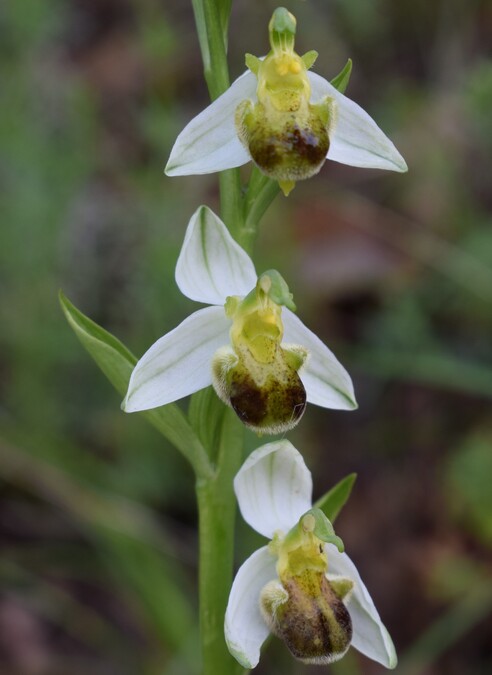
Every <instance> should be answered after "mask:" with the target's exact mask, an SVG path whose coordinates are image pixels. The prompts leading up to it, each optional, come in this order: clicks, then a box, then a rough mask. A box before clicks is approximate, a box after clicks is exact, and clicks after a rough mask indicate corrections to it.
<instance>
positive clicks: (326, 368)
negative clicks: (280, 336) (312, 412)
mask: <svg viewBox="0 0 492 675" xmlns="http://www.w3.org/2000/svg"><path fill="white" fill-rule="evenodd" d="M282 321H283V323H284V342H285V343H293V344H297V345H301V346H302V347H305V348H306V349H307V350H308V351H309V359H308V360H307V362H306V363H305V364H304V365H303V366H302V368H301V370H300V371H299V375H300V378H301V380H302V383H303V385H304V387H305V389H306V394H307V400H308V402H309V403H314V405H319V406H321V407H322V408H333V409H335V410H355V409H356V408H357V403H356V401H355V394H354V386H353V384H352V380H351V379H350V375H349V374H348V373H347V371H346V370H345V368H344V367H343V366H342V364H341V363H340V362H339V361H338V359H337V358H336V356H335V355H334V354H333V352H331V351H330V350H329V349H328V347H327V346H326V345H325V344H323V342H321V340H320V339H319V338H318V337H317V336H316V335H315V334H314V333H313V332H312V331H310V330H309V328H307V327H306V326H305V325H304V324H303V323H302V321H301V320H300V319H298V318H297V316H296V315H295V314H294V313H293V312H291V311H290V310H289V309H287V308H285V307H284V308H283V310H282Z"/></svg>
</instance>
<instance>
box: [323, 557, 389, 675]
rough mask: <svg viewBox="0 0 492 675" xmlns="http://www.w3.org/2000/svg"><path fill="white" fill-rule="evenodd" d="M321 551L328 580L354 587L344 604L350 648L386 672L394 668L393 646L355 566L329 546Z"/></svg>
mask: <svg viewBox="0 0 492 675" xmlns="http://www.w3.org/2000/svg"><path fill="white" fill-rule="evenodd" d="M325 550H326V555H327V557H328V579H329V578H330V575H331V574H333V575H335V576H341V577H347V578H348V579H351V580H352V581H353V583H354V588H353V590H352V592H351V594H350V597H349V598H348V601H347V602H346V606H347V609H348V611H349V614H350V618H351V619H352V627H353V631H354V633H353V637H352V646H353V647H355V649H357V650H358V651H359V652H361V653H362V654H365V655H366V656H368V657H369V658H370V659H372V660H373V661H377V662H378V663H381V664H382V665H383V666H385V667H386V668H395V667H396V664H397V657H396V651H395V646H394V644H393V641H392V640H391V637H390V635H389V633H388V631H387V630H386V628H385V626H384V625H383V622H382V621H381V618H380V616H379V614H378V610H377V609H376V607H375V606H374V602H373V601H372V598H371V596H370V595H369V591H368V590H367V588H366V587H365V585H364V583H363V581H362V579H361V578H360V574H359V572H358V571H357V568H356V566H355V565H354V563H353V562H352V561H351V560H350V558H349V557H348V555H347V554H346V553H340V552H339V551H338V549H337V548H336V547H335V546H334V545H333V544H326V547H325Z"/></svg>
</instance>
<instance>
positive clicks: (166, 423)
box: [59, 291, 212, 477]
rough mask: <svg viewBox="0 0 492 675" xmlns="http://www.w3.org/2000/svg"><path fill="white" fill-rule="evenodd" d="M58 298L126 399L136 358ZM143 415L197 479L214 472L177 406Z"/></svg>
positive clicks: (116, 387) (88, 346)
mask: <svg viewBox="0 0 492 675" xmlns="http://www.w3.org/2000/svg"><path fill="white" fill-rule="evenodd" d="M59 297H60V303H61V306H62V309H63V312H64V313H65V316H66V318H67V321H68V323H69V324H70V326H71V327H72V329H73V331H74V333H75V335H76V336H77V337H78V339H79V340H80V342H81V343H82V345H83V346H84V347H85V348H86V349H87V351H88V352H89V354H90V355H91V356H92V358H93V359H94V361H95V362H96V363H97V365H98V366H99V368H100V369H101V370H102V372H103V373H104V374H105V375H106V377H107V378H108V380H109V381H110V382H111V384H112V385H113V386H114V388H115V389H116V391H118V392H119V394H120V395H121V396H124V395H125V393H126V390H127V389H128V383H129V381H130V375H131V373H132V370H133V368H134V366H135V364H136V362H137V359H136V357H135V356H134V355H133V354H132V353H131V352H130V351H129V350H128V349H127V348H126V347H125V345H124V344H123V343H121V342H120V341H119V340H118V339H117V338H115V337H114V336H113V335H111V333H108V331H107V330H104V328H101V326H98V325H97V323H95V322H94V321H92V320H91V319H89V318H88V317H87V316H85V315H84V314H82V312H81V311H80V310H78V309H77V308H76V307H75V306H74V305H73V304H72V303H71V302H70V301H69V300H68V298H66V297H65V295H64V294H63V293H62V292H61V291H60V296H59ZM140 414H141V415H143V416H144V417H145V418H146V419H147V420H148V421H149V422H151V424H153V425H154V426H155V427H156V428H157V429H158V430H159V431H160V432H161V434H162V435H163V436H165V437H166V438H167V439H168V441H169V442H170V443H172V444H173V445H174V446H175V447H176V448H178V450H180V451H181V452H182V453H183V455H184V456H185V457H186V458H187V459H188V461H189V462H190V463H191V465H192V466H193V468H194V469H195V471H196V473H197V475H199V476H202V477H204V476H207V475H209V474H210V473H211V471H212V468H211V466H210V462H209V461H208V458H207V454H206V452H205V449H204V448H203V445H202V444H201V442H200V440H199V438H198V436H197V435H196V434H195V432H194V431H193V429H192V428H191V426H190V425H189V423H188V421H187V419H186V417H185V415H184V413H183V412H182V410H181V409H180V408H178V406H177V405H175V404H174V403H171V404H169V405H166V406H162V407H161V408H154V410H147V411H144V412H143V413H140Z"/></svg>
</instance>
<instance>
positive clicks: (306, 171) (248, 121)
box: [166, 7, 407, 195]
mask: <svg viewBox="0 0 492 675" xmlns="http://www.w3.org/2000/svg"><path fill="white" fill-rule="evenodd" d="M295 32H296V19H295V17H294V16H293V15H292V14H290V12H288V11H287V10H286V9H284V8H282V7H281V8H279V9H277V10H275V12H274V14H273V16H272V19H271V21H270V24H269V35H270V45H271V51H270V52H269V53H268V54H267V56H266V57H265V58H264V59H259V58H257V57H255V56H252V55H251V54H247V55H246V65H247V67H248V71H246V72H245V73H243V75H241V76H240V77H239V78H238V79H237V80H235V82H233V84H232V85H231V86H230V87H229V89H228V90H227V91H226V92H225V93H224V94H222V96H220V97H219V98H218V99H217V100H216V101H214V102H213V103H212V104H211V105H209V106H208V107H207V108H206V109H205V110H204V111H203V112H201V113H200V114H199V115H197V117H195V118H194V119H193V120H192V121H191V122H190V123H189V124H188V125H187V126H186V127H185V128H184V130H183V131H182V132H181V133H180V134H179V136H178V138H177V140H176V142H175V144H174V147H173V148H172V151H171V156H170V157H169V161H168V163H167V166H166V173H167V175H168V176H183V175H189V174H203V173H212V172H215V171H223V170H224V169H231V168H234V167H238V166H241V165H243V164H246V163H247V162H248V161H249V160H253V162H255V164H256V165H257V166H258V167H259V169H260V170H261V171H262V172H263V173H264V174H266V175H267V176H270V177H271V178H274V179H275V180H277V181H278V182H279V184H280V187H281V188H282V190H283V191H284V194H286V195H287V194H288V193H289V192H290V190H292V188H293V187H294V185H295V182H296V181H297V180H301V179H304V178H309V177H311V176H313V175H314V174H316V173H318V171H319V170H320V169H321V167H322V166H323V164H324V162H325V160H326V158H328V159H331V160H333V161H335V162H341V163H342V164H349V165H351V166H358V167H366V168H376V169H389V170H392V171H399V172H402V171H407V165H406V163H405V160H404V159H403V157H402V156H401V155H400V153H399V152H398V150H397V149H396V148H395V146H394V145H393V143H392V142H391V141H390V140H389V138H387V136H385V134H384V133H383V132H382V131H381V129H380V128H379V127H378V126H377V124H376V122H374V120H373V119H372V118H371V117H370V116H369V115H368V114H367V113H366V112H365V111H364V110H363V109H362V108H361V107H360V106H359V105H357V103H354V101H351V100H350V99H349V98H347V97H346V96H344V95H343V93H341V92H340V91H339V90H338V89H337V88H336V87H334V86H333V84H331V83H330V82H328V81H327V80H325V79H324V78H323V77H320V76H319V75H316V74H315V73H311V72H308V70H309V68H311V66H312V65H313V64H314V62H315V60H316V58H317V53H316V52H315V51H310V52H307V53H306V54H304V56H299V55H298V54H297V53H296V52H295V51H294V38H295Z"/></svg>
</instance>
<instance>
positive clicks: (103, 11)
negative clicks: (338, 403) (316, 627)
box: [0, 0, 492, 675]
mask: <svg viewBox="0 0 492 675" xmlns="http://www.w3.org/2000/svg"><path fill="white" fill-rule="evenodd" d="M275 6H276V3H274V2H271V1H270V0H268V1H265V0H235V1H234V2H233V13H232V17H231V25H230V28H231V33H230V38H229V54H230V60H231V75H232V77H236V76H237V75H239V74H240V73H241V72H242V71H243V70H244V53H245V52H246V51H248V52H252V53H258V54H261V53H264V50H265V48H266V44H267V28H266V26H267V22H268V19H269V17H270V15H271V11H272V9H273V8H274V7H275ZM288 8H289V9H290V10H291V11H292V12H294V14H295V15H296V16H297V18H298V26H299V31H298V32H299V49H301V50H304V51H307V50H309V49H316V50H317V51H319V53H320V56H319V59H318V62H317V63H316V68H315V69H316V70H317V72H319V73H321V74H323V75H324V76H325V77H328V78H329V77H333V76H334V75H336V73H337V72H339V71H340V69H341V68H342V67H343V65H344V64H345V63H346V61H347V59H348V58H349V57H350V58H352V59H353V63H354V67H353V72H352V76H351V80H350V85H349V89H348V94H349V95H350V97H351V98H353V99H354V100H356V101H358V102H360V103H361V104H362V105H363V106H364V107H365V108H366V109H368V110H369V112H370V113H371V114H372V115H373V116H374V118H375V119H377V120H378V122H379V124H380V125H381V127H382V128H383V129H384V131H385V132H387V133H388V135H389V136H390V137H391V138H392V139H394V140H395V143H396V145H397V147H398V148H399V149H400V150H401V152H402V153H403V155H404V156H405V158H406V160H407V162H408V164H409V167H410V171H409V173H408V174H407V175H404V176H401V175H388V174H383V172H376V171H374V172H368V171H363V170H359V169H354V168H350V167H345V166H341V165H337V164H334V163H327V164H326V166H325V167H324V168H323V170H322V172H321V174H320V175H319V176H318V177H317V178H316V179H313V180H311V181H309V182H308V183H305V184H303V185H301V186H299V187H298V189H297V190H296V191H295V192H294V193H293V194H292V195H291V196H290V197H289V198H288V200H284V199H283V198H282V199H280V198H278V199H277V201H276V202H275V204H274V206H273V207H272V209H271V210H270V211H269V212H268V214H267V216H266V217H265V220H264V223H263V227H262V232H261V236H260V241H259V242H258V246H257V260H258V265H257V267H258V269H259V270H260V271H261V270H262V269H268V268H272V267H274V268H277V269H279V271H280V272H281V273H282V274H283V275H284V276H285V278H286V279H287V280H288V283H289V287H290V288H291V290H293V292H294V297H295V300H296V304H297V306H298V308H299V314H300V315H301V316H302V318H303V319H304V320H305V321H306V323H307V324H308V325H310V327H311V328H312V329H314V330H316V332H317V333H318V334H320V335H322V336H323V337H324V338H325V340H326V342H327V343H328V344H329V345H330V346H332V347H333V348H334V350H335V352H336V354H337V355H338V356H339V357H340V358H341V360H342V362H343V363H344V365H346V366H347V368H348V369H349V371H350V372H351V373H352V374H353V376H354V382H355V386H356V392H357V395H358V400H359V404H360V408H359V411H357V412H355V413H337V412H327V411H321V410H317V409H315V408H311V409H310V410H308V412H307V413H306V416H305V418H304V419H303V423H302V425H301V426H299V428H298V429H297V430H296V432H295V434H293V435H292V441H293V442H294V443H295V445H296V447H298V448H300V449H302V450H303V452H304V454H305V456H306V459H307V463H308V465H309V467H310V469H311V470H312V472H313V475H314V476H315V477H316V485H315V498H317V497H318V496H319V495H321V494H323V493H324V492H325V491H326V489H327V488H328V487H329V486H331V485H334V484H335V483H336V482H337V481H338V480H340V479H341V478H342V477H343V476H345V475H347V474H349V473H351V472H357V474H358V480H357V484H356V485H355V487H354V491H353V493H352V495H351V498H350V500H349V501H348V503H347V505H346V506H345V508H344V510H343V512H342V514H341V515H340V518H339V519H338V520H337V533H338V534H340V536H341V537H342V538H343V540H344V543H345V546H346V549H347V551H348V552H349V554H350V555H351V557H352V558H353V559H354V560H355V562H356V563H357V565H358V568H359V569H360V570H361V574H362V575H363V577H364V579H365V580H366V583H367V585H368V587H369V588H370V590H371V593H372V595H373V597H374V599H375V602H376V605H377V606H378V608H379V609H380V611H381V614H382V617H383V619H384V622H385V624H386V625H387V626H388V628H389V629H390V631H391V634H392V636H393V637H394V639H395V642H396V645H397V647H398V651H399V654H400V658H401V665H400V666H399V667H398V669H397V671H396V672H397V673H398V675H402V674H404V675H410V674H411V673H412V674H413V675H421V674H423V673H426V675H441V674H442V675H444V673H445V674H446V675H457V674H458V673H459V675H462V674H463V673H473V674H474V675H481V674H483V675H485V674H486V673H489V672H491V670H492V652H491V647H490V645H491V643H492V635H491V625H492V624H491V621H490V615H491V610H492V593H491V583H492V582H491V577H490V562H491V555H492V554H491V548H490V545H491V537H492V529H491V522H492V513H491V508H492V507H491V503H490V494H491V490H490V487H489V483H490V476H491V457H492V447H491V445H492V441H491V437H490V403H491V398H492V339H491V337H492V216H491V206H492V197H491V191H490V176H491V175H492V167H491V159H490V158H491V151H492V121H491V120H492V118H491V115H490V110H491V109H492V59H491V55H490V26H491V25H492V7H491V5H490V2H487V0H470V1H468V2H461V1H460V0H437V1H436V2H425V1H424V0H418V1H416V0H398V2H395V1H394V0H377V1H374V2H365V1H363V0H331V1H330V2H326V1H325V0H306V1H302V0H292V1H291V3H290V4H289V5H288ZM0 81H1V83H2V84H1V87H0V213H1V226H0V325H1V330H0V392H1V406H0V500H1V501H0V538H1V546H2V556H1V562H0V670H1V672H2V673H5V675H14V674H15V675H57V674H58V673H60V675H61V674H63V675H65V674H66V673H67V672H70V673H73V674H74V675H77V674H78V673H80V674H82V673H84V675H85V673H87V672H89V671H90V672H92V673H95V674H96V675H99V674H100V675H112V674H113V673H114V674H116V673H117V674H118V675H126V674H128V675H133V674H135V673H138V674H139V675H140V674H143V675H163V674H165V673H170V674H172V675H180V674H181V673H183V675H184V674H186V675H188V674H191V675H193V673H195V672H197V660H198V657H197V654H196V647H195V645H196V634H195V631H196V626H195V617H196V586H195V584H196V534H195V530H196V517H195V508H194V503H193V501H194V500H193V481H192V476H191V472H190V470H189V468H188V466H187V465H186V463H185V462H184V461H183V459H182V458H181V456H180V455H178V454H177V452H176V451H174V450H173V449H172V448H171V447H170V446H168V445H167V444H166V443H165V442H164V440H163V439H162V437H161V436H159V435H158V434H157V433H156V432H155V431H154V430H153V429H152V428H151V427H149V426H147V425H146V424H145V422H144V421H143V420H141V419H140V418H139V417H138V416H134V415H124V414H123V413H122V412H121V411H120V409H119V404H120V400H119V397H118V396H117V395H116V394H115V392H114V391H113V390H112V389H111V387H110V386H108V384H107V383H106V382H105V379H104V378H103V377H102V376H101V375H100V373H99V372H98V370H97V368H96V367H95V366H94V365H93V363H92V362H91V361H90V360H89V358H88V357H87V355H86V354H85V352H84V351H83V350H82V349H81V347H80V345H79V344H78V342H77V341H76V339H75V338H74V336H73V335H72V333H71V332H70V330H69V329H68V327H67V325H66V323H65V320H64V318H63V316H62V313H61V311H60V308H59V305H58V300H57V292H58V289H59V288H60V287H61V288H63V290H64V291H65V292H66V293H67V295H68V296H69V297H70V298H71V299H73V300H74V301H75V303H76V304H77V306H78V307H80V308H81V309H82V310H83V311H84V313H85V314H87V315H88V316H90V317H92V318H93V319H94V320H95V321H97V323H99V324H100V325H103V326H105V327H106V328H107V329H108V330H109V331H111V332H112V333H113V334H115V335H118V336H119V337H120V338H121V339H122V340H123V341H124V343H125V344H127V345H128V346H129V347H130V348H131V350H132V351H133V352H134V353H135V354H141V353H142V352H143V351H144V350H145V349H146V348H147V347H148V346H149V345H150V344H152V343H153V342H154V341H155V340H156V339H157V337H159V336H160V335H161V334H163V333H164V332H166V331H167V330H168V329H169V327H170V326H173V325H175V324H176V322H177V321H178V320H180V319H181V318H183V317H184V316H185V315H186V314H187V313H189V308H190V307H191V305H189V304H188V302H187V301H186V300H185V299H184V298H183V297H182V296H181V295H180V294H179V293H178V292H177V289H176V287H175V284H174V265H175V262H176V259H177V255H178V251H179V248H180V245H181V241H182V237H183V234H184V229H185V226H186V223H187V221H188V219H189V217H190V216H191V214H192V213H193V211H194V210H195V209H196V207H197V206H198V205H199V204H200V203H204V202H205V203H208V204H209V205H210V206H211V207H216V206H217V188H216V177H214V176H208V177H189V178H180V179H169V178H166V177H165V176H164V175H163V167H164V164H165V162H166V159H167V156H168V153H169V150H170V147H171V145H172V142H173V139H174V138H175V136H176V134H177V133H178V132H179V131H180V130H181V128H182V127H183V126H184V124H185V123H186V122H187V121H188V120H189V119H191V117H192V116H193V115H194V114H196V112H198V111H199V110H200V109H201V108H202V107H203V106H204V104H205V103H206V101H207V95H206V87H205V84H204V81H203V77H202V66H201V63H200V56H199V49H198V44H197V40H196V35H195V32H194V26H193V16H192V10H191V2H185V1H184V0H138V1H137V0H64V1H62V0H23V1H22V2H20V1H14V0H13V1H11V2H7V3H3V4H2V5H1V7H0ZM258 444H259V441H258V439H257V438H255V437H254V436H250V437H249V439H248V445H249V448H250V449H252V448H254V447H256V446H257V445H258ZM257 545H258V538H257V535H255V534H254V533H251V532H250V531H249V530H248V528H247V527H246V526H245V525H242V524H239V537H238V557H237V559H238V563H239V562H240V561H242V560H243V559H244V557H245V556H246V555H247V554H248V553H249V552H251V551H252V550H253V549H254V548H255V547H257ZM331 671H332V672H333V673H338V674H339V675H343V673H351V675H357V674H358V673H364V674H367V675H371V674H372V673H376V672H380V670H379V669H378V668H377V667H376V666H374V665H373V664H371V663H369V662H367V661H365V660H363V659H362V658H359V657H358V656H356V655H355V654H349V655H348V656H347V658H346V659H344V660H343V661H342V662H340V663H339V664H336V665H334V666H332V667H331ZM308 672H318V670H317V669H315V668H309V667H307V666H302V665H301V664H297V663H295V662H293V661H292V660H291V659H290V657H289V656H288V655H287V654H286V650H285V649H284V648H283V647H282V645H280V644H278V642H277V641H272V644H271V646H270V648H269V650H268V651H267V653H266V655H265V659H264V660H262V663H261V664H260V666H259V668H258V673H259V674H260V673H265V674H266V673H268V675H276V674H279V675H280V674H281V675H285V674H286V673H308Z"/></svg>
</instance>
